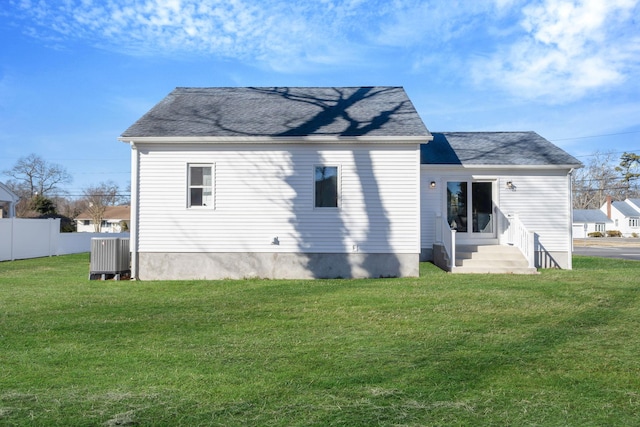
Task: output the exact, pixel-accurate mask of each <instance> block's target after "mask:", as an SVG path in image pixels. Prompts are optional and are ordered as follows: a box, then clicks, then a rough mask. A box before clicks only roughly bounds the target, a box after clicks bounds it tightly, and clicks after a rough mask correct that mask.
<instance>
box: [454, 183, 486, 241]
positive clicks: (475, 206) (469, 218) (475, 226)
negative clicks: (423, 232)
mask: <svg viewBox="0 0 640 427" xmlns="http://www.w3.org/2000/svg"><path fill="white" fill-rule="evenodd" d="M447 221H448V222H449V226H450V227H451V229H452V230H456V231H457V232H458V233H459V234H458V236H459V237H461V238H463V239H464V237H473V238H494V237H495V236H496V234H495V228H496V227H495V218H494V215H493V183H492V182H488V181H485V182H482V181H479V182H474V181H449V182H447ZM463 233H466V234H463Z"/></svg>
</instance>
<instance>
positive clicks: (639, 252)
mask: <svg viewBox="0 0 640 427" xmlns="http://www.w3.org/2000/svg"><path fill="white" fill-rule="evenodd" d="M573 253H574V254H575V255H587V256H597V257H604V258H621V259H630V260H634V261H640V247H636V246H580V244H574V245H573Z"/></svg>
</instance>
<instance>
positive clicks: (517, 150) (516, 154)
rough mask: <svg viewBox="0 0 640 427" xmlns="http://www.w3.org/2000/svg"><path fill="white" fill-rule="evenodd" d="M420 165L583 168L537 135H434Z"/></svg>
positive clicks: (423, 152)
mask: <svg viewBox="0 0 640 427" xmlns="http://www.w3.org/2000/svg"><path fill="white" fill-rule="evenodd" d="M420 154H421V156H420V157H421V159H420V160H421V163H422V164H428V165H436V164H440V165H441V164H444V165H476V166H498V165H499V166H560V165H562V166H573V167H578V166H581V163H580V161H579V160H577V159H576V158H575V157H573V156H571V155H570V154H568V153H567V152H565V151H564V150H562V149H560V148H559V147H557V146H555V145H554V144H552V143H551V142H549V141H547V140H546V139H544V138H543V137H541V136H540V135H538V134H537V133H535V132H442V133H439V132H434V133H433V141H431V142H430V143H428V144H424V145H422V146H421V153H420Z"/></svg>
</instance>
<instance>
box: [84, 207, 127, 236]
mask: <svg viewBox="0 0 640 427" xmlns="http://www.w3.org/2000/svg"><path fill="white" fill-rule="evenodd" d="M75 221H76V230H77V231H78V232H81V233H82V232H84V233H122V232H125V231H128V230H129V225H130V224H131V206H107V207H105V210H104V214H103V216H102V221H100V228H99V229H98V230H96V227H95V224H94V220H93V219H92V218H91V213H90V212H89V211H84V212H82V213H81V214H80V215H78V216H77V217H76V219H75Z"/></svg>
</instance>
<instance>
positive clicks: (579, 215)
mask: <svg viewBox="0 0 640 427" xmlns="http://www.w3.org/2000/svg"><path fill="white" fill-rule="evenodd" d="M612 226H613V221H612V220H611V219H609V218H607V214H606V213H604V212H602V211H601V210H599V209H574V210H573V237H574V238H576V239H584V238H587V237H589V234H591V233H596V232H598V233H602V235H603V236H606V233H607V229H609V230H612Z"/></svg>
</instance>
